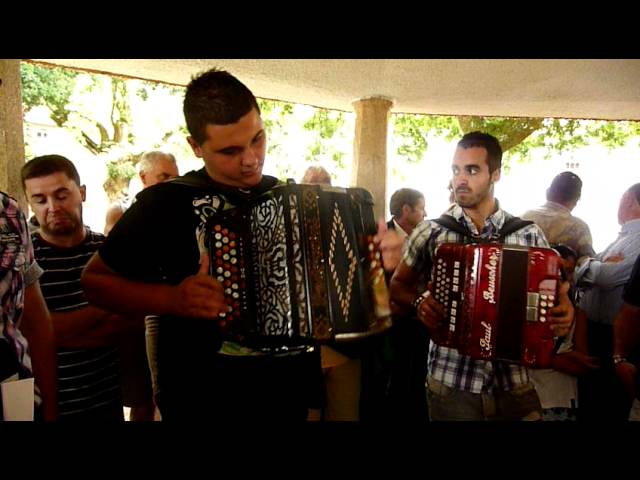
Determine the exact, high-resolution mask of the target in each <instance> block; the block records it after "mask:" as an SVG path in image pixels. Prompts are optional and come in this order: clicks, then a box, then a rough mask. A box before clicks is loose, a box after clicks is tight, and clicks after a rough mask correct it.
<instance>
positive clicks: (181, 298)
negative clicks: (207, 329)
mask: <svg viewBox="0 0 640 480" xmlns="http://www.w3.org/2000/svg"><path fill="white" fill-rule="evenodd" d="M172 297H173V298H172V299H171V300H172V304H171V307H170V308H171V314H172V315H178V316H184V317H193V318H209V319H213V318H216V317H218V314H220V313H221V312H226V311H227V305H226V303H225V301H224V289H223V287H222V285H221V284H220V282H218V281H217V280H215V279H213V278H211V277H210V276H209V255H207V254H203V255H202V258H201V261H200V269H199V270H198V273H196V274H195V275H192V276H190V277H187V278H185V279H184V280H183V281H182V282H181V283H180V284H179V285H177V286H176V287H175V288H174V289H173V295H172Z"/></svg>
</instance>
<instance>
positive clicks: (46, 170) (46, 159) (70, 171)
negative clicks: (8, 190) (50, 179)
mask: <svg viewBox="0 0 640 480" xmlns="http://www.w3.org/2000/svg"><path fill="white" fill-rule="evenodd" d="M58 172H62V173H64V174H65V175H66V176H67V177H69V178H70V179H71V180H73V181H74V182H76V185H78V186H80V175H79V174H78V170H76V167H75V165H74V164H73V162H71V160H69V159H68V158H66V157H63V156H62V155H42V156H40V157H35V158H32V159H31V160H29V161H28V162H27V163H25V164H24V165H23V166H22V169H21V170H20V177H21V178H22V189H23V190H25V182H26V181H27V180H28V179H30V178H39V177H46V176H47V175H51V174H53V173H58Z"/></svg>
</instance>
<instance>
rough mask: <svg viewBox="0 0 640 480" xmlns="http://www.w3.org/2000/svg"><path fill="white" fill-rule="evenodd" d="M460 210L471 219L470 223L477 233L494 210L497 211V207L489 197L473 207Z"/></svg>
mask: <svg viewBox="0 0 640 480" xmlns="http://www.w3.org/2000/svg"><path fill="white" fill-rule="evenodd" d="M462 210H464V213H465V214H467V215H468V216H469V218H471V221H472V222H473V224H474V225H475V226H476V228H477V229H478V232H480V231H482V228H483V227H484V222H485V220H486V219H487V218H489V217H490V216H491V215H493V214H494V213H495V212H496V210H498V207H497V205H496V202H495V199H494V198H493V197H491V198H490V199H487V200H486V201H483V202H481V203H479V204H478V205H476V206H474V207H463V208H462Z"/></svg>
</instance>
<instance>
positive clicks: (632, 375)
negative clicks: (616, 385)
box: [615, 362, 640, 398]
mask: <svg viewBox="0 0 640 480" xmlns="http://www.w3.org/2000/svg"><path fill="white" fill-rule="evenodd" d="M615 369H616V375H617V376H618V378H619V379H620V381H621V382H622V385H623V386H624V390H625V392H627V394H628V395H629V397H630V398H638V396H639V395H640V392H638V391H637V390H636V375H637V374H638V369H637V368H636V366H635V365H634V364H633V363H630V362H620V363H617V364H616V366H615Z"/></svg>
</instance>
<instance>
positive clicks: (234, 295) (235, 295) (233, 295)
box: [231, 292, 240, 298]
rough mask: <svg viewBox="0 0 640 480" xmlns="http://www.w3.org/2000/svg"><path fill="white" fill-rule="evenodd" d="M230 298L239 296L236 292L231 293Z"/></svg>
mask: <svg viewBox="0 0 640 480" xmlns="http://www.w3.org/2000/svg"><path fill="white" fill-rule="evenodd" d="M231 296H232V297H233V298H240V294H239V293H238V292H233V293H231Z"/></svg>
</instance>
